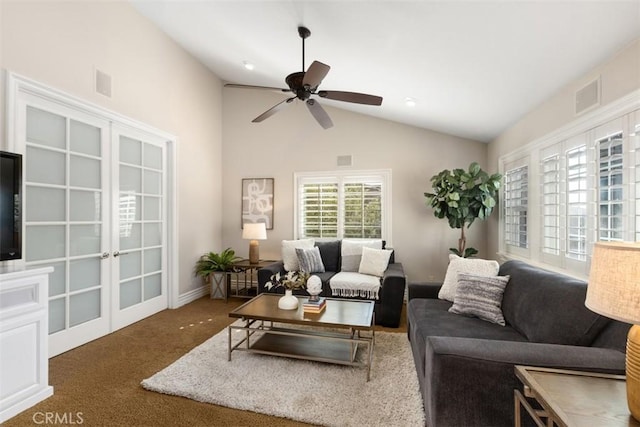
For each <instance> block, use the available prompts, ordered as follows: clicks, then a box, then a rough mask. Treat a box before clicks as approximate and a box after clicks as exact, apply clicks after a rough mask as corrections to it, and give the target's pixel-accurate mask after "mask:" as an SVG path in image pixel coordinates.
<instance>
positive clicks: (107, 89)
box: [96, 70, 111, 98]
mask: <svg viewBox="0 0 640 427" xmlns="http://www.w3.org/2000/svg"><path fill="white" fill-rule="evenodd" d="M96 92H98V93H99V94H100V95H104V96H106V97H109V98H111V76H110V75H109V74H107V73H105V72H102V71H100V70H96Z"/></svg>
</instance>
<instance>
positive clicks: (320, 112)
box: [307, 99, 333, 129]
mask: <svg viewBox="0 0 640 427" xmlns="http://www.w3.org/2000/svg"><path fill="white" fill-rule="evenodd" d="M307 108H308V109H309V111H310V112H311V115H312V116H313V117H314V118H315V119H316V121H317V122H318V123H319V124H320V126H322V127H323V128H324V129H329V128H330V127H332V126H333V122H332V121H331V117H329V115H328V114H327V112H326V111H325V110H324V108H322V105H320V103H319V102H317V101H316V100H315V99H307Z"/></svg>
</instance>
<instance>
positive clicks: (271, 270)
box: [258, 261, 285, 294]
mask: <svg viewBox="0 0 640 427" xmlns="http://www.w3.org/2000/svg"><path fill="white" fill-rule="evenodd" d="M284 272H285V270H284V262H283V261H276V262H274V263H273V264H269V265H267V266H266V267H263V268H261V269H259V270H258V293H259V294H261V293H263V292H266V289H265V287H264V285H265V284H266V283H267V282H268V281H269V280H271V276H273V275H274V274H276V273H284Z"/></svg>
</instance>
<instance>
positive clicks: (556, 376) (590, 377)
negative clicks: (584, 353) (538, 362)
mask: <svg viewBox="0 0 640 427" xmlns="http://www.w3.org/2000/svg"><path fill="white" fill-rule="evenodd" d="M515 374H516V377H518V379H519V380H520V381H521V382H522V384H523V392H520V390H517V389H516V390H514V399H515V407H514V409H515V414H514V421H515V425H516V426H517V427H519V426H521V425H522V418H521V408H522V407H524V408H525V409H526V410H527V412H528V413H529V415H531V417H532V418H533V420H534V422H535V423H536V425H538V426H540V427H545V426H546V427H552V426H561V427H569V426H589V427H590V426H599V427H605V426H612V427H613V426H620V427H622V426H624V427H640V423H639V422H638V421H636V420H635V419H634V418H633V417H632V416H631V413H630V412H629V409H628V408H627V392H626V384H625V377H624V376H623V375H608V374H598V373H593V372H581V371H569V370H562V369H550V368H538V367H532V366H521V365H516V367H515ZM527 397H529V398H533V399H535V401H536V402H537V403H538V405H539V406H540V409H536V408H534V407H533V406H532V405H531V404H530V403H529V401H528V400H527V399H526V398H527ZM543 419H546V422H545V421H543Z"/></svg>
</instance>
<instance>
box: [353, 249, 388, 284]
mask: <svg viewBox="0 0 640 427" xmlns="http://www.w3.org/2000/svg"><path fill="white" fill-rule="evenodd" d="M391 252H392V251H391V250H389V249H373V248H368V247H366V246H365V247H363V248H362V258H361V259H360V266H359V267H358V273H362V274H369V275H371V276H377V277H382V276H383V275H384V271H385V270H386V269H387V266H388V265H389V258H390V257H391Z"/></svg>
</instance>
